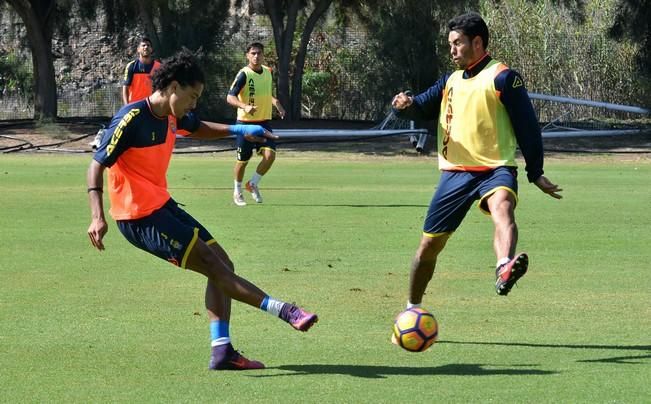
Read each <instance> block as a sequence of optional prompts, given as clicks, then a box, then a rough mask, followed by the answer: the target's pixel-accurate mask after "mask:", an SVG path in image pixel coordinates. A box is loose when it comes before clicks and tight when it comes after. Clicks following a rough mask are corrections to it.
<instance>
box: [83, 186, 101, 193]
mask: <svg viewBox="0 0 651 404" xmlns="http://www.w3.org/2000/svg"><path fill="white" fill-rule="evenodd" d="M93 191H97V192H99V193H102V192H104V189H103V188H102V187H92V188H88V189H87V190H86V192H88V193H91V192H93Z"/></svg>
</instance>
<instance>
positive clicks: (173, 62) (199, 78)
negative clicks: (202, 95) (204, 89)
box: [151, 48, 205, 91]
mask: <svg viewBox="0 0 651 404" xmlns="http://www.w3.org/2000/svg"><path fill="white" fill-rule="evenodd" d="M173 81H176V82H178V83H179V84H180V85H182V86H183V87H185V86H193V85H195V84H197V83H201V84H203V83H205V78H204V74H203V70H201V67H200V66H199V63H198V62H197V59H196V57H195V55H194V53H192V52H191V51H190V50H189V49H186V48H183V49H181V50H180V51H178V52H177V53H175V54H174V55H173V56H171V57H169V58H167V59H165V60H163V62H162V63H161V66H160V67H159V68H158V69H157V70H156V71H154V74H152V77H151V85H152V89H153V90H154V91H157V90H163V89H165V88H166V87H167V86H169V85H170V84H171V83H172V82H173Z"/></svg>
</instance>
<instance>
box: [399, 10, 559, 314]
mask: <svg viewBox="0 0 651 404" xmlns="http://www.w3.org/2000/svg"><path fill="white" fill-rule="evenodd" d="M448 30H449V34H448V42H449V45H450V54H451V56H452V60H453V61H454V63H455V64H456V65H457V66H458V68H459V69H458V70H456V71H455V72H453V73H452V74H446V75H444V76H443V77H441V78H440V79H438V81H437V82H436V83H435V84H434V85H433V86H432V87H430V88H429V89H427V90H426V91H425V92H423V93H421V94H418V95H416V96H413V97H412V96H411V95H410V94H409V93H408V92H401V93H399V94H397V95H396V96H395V97H394V99H393V103H392V104H393V107H394V109H395V111H396V113H397V114H398V116H401V117H403V118H408V119H427V120H436V121H437V122H438V133H437V135H438V161H439V169H440V170H441V178H440V182H439V184H438V186H437V188H436V192H435V194H434V196H433V198H432V201H431V203H430V206H429V209H428V211H427V215H426V217H425V223H424V226H423V234H422V237H421V241H420V246H419V247H418V250H417V251H416V256H415V257H414V260H413V263H412V268H411V277H410V283H409V301H408V303H407V306H408V307H413V306H420V304H421V302H422V298H423V294H424V293H425V289H426V288H427V285H428V283H429V281H430V279H431V278H432V275H433V274H434V267H435V265H436V259H437V257H438V255H439V253H440V252H441V251H442V250H443V248H444V247H445V244H446V242H447V241H448V239H449V238H450V236H451V235H452V233H453V232H454V231H455V230H456V229H457V228H458V227H459V225H460V224H461V222H462V220H463V219H464V217H465V215H466V213H467V212H468V210H469V209H470V207H471V206H472V204H473V203H475V202H476V201H479V203H478V207H479V208H480V209H481V210H482V211H483V212H484V213H485V214H487V215H490V217H491V219H492V220H493V224H494V227H495V230H494V239H493V248H494V250H495V255H496V259H497V263H496V269H495V276H496V281H495V290H496V292H497V294H499V295H507V294H508V293H509V291H510V290H511V288H512V287H513V285H515V283H516V282H517V281H518V279H520V278H521V277H522V276H523V275H524V274H525V273H526V272H527V269H528V263H529V258H528V256H527V254H525V253H518V254H516V250H515V249H516V243H517V240H518V229H517V225H516V223H515V213H514V211H515V206H516V203H517V194H518V183H517V164H516V161H515V148H516V146H519V147H520V151H521V152H522V155H523V156H524V159H525V161H526V166H525V169H526V171H527V179H528V180H529V182H533V183H534V184H535V185H536V186H537V187H538V188H540V190H542V191H543V192H545V193H547V194H549V195H550V196H552V197H554V198H556V199H560V198H561V195H560V194H559V192H561V191H562V190H561V189H560V188H559V187H558V186H557V185H555V184H553V183H552V182H550V181H549V180H548V179H547V178H546V177H545V176H544V175H543V148H542V136H541V133H540V128H539V127H538V120H537V118H536V114H535V112H534V110H533V106H532V105H531V101H530V99H529V95H528V93H527V90H526V88H525V87H524V83H523V81H522V77H520V75H519V74H518V73H517V72H515V71H514V70H511V69H509V68H508V67H507V66H506V65H505V64H503V63H500V62H498V61H496V60H494V59H493V58H492V57H491V56H490V55H489V54H488V53H487V51H486V47H487V46H488V27H487V26H486V23H485V22H484V20H483V19H482V18H481V16H480V15H479V14H477V13H466V14H463V15H460V16H457V17H455V18H453V19H452V20H450V21H449V23H448Z"/></svg>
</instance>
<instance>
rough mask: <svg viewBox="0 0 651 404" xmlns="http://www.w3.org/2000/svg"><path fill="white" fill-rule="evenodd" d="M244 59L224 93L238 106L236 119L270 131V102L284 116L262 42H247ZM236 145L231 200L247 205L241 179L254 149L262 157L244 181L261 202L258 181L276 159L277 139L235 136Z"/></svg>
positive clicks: (234, 105) (229, 100)
mask: <svg viewBox="0 0 651 404" xmlns="http://www.w3.org/2000/svg"><path fill="white" fill-rule="evenodd" d="M246 60H247V61H248V62H249V63H248V65H246V66H244V67H243V68H242V69H240V71H239V72H238V73H237V77H236V78H235V80H234V81H233V84H232V85H231V89H230V90H229V91H228V95H227V96H226V101H227V102H228V104H230V105H232V106H233V107H236V108H237V123H249V124H251V123H254V124H257V125H261V126H262V127H264V128H265V129H266V130H268V131H269V132H272V129H271V125H270V123H271V115H272V114H271V113H272V106H273V107H275V108H276V110H278V114H279V115H280V117H281V118H284V117H285V109H284V108H283V106H282V105H281V104H280V102H279V101H278V100H277V99H276V97H274V96H273V91H272V88H273V80H272V76H271V68H269V67H267V66H265V65H263V61H264V46H263V45H262V44H261V43H259V42H253V43H251V44H249V45H248V46H247V47H246ZM236 145H237V162H236V163H235V168H234V169H233V177H234V188H233V202H235V204H236V205H237V206H246V201H245V200H244V196H243V195H242V181H243V179H244V172H245V170H246V165H247V164H248V163H249V160H250V159H251V156H252V155H253V149H255V150H256V151H257V152H258V154H260V155H261V156H262V160H261V161H260V163H258V166H257V167H256V169H255V173H254V174H253V176H251V179H250V180H249V181H247V182H246V184H245V187H246V190H247V191H249V192H250V193H251V196H253V199H254V200H255V202H256V203H262V195H261V194H260V190H259V189H258V184H259V182H260V180H261V179H262V176H263V175H265V174H266V173H267V172H268V171H269V169H270V168H271V166H272V165H273V163H274V161H275V160H276V143H275V142H274V141H273V140H272V139H269V138H257V137H255V136H238V137H237V139H236Z"/></svg>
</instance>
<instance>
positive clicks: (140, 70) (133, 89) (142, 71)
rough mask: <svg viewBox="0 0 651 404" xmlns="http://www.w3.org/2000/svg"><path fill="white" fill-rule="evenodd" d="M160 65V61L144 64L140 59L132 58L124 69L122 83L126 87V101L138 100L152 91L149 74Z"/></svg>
mask: <svg viewBox="0 0 651 404" xmlns="http://www.w3.org/2000/svg"><path fill="white" fill-rule="evenodd" d="M159 67H160V62H159V61H157V60H154V61H153V62H152V63H150V64H145V63H142V62H141V61H140V59H136V60H132V61H131V62H129V63H128V64H127V67H125V69H124V81H123V83H122V84H123V85H125V86H126V87H128V100H127V102H128V103H132V102H135V101H140V100H142V99H144V98H147V97H149V96H150V95H151V93H152V86H151V75H152V74H153V73H154V71H155V70H156V69H158V68H159Z"/></svg>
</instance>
